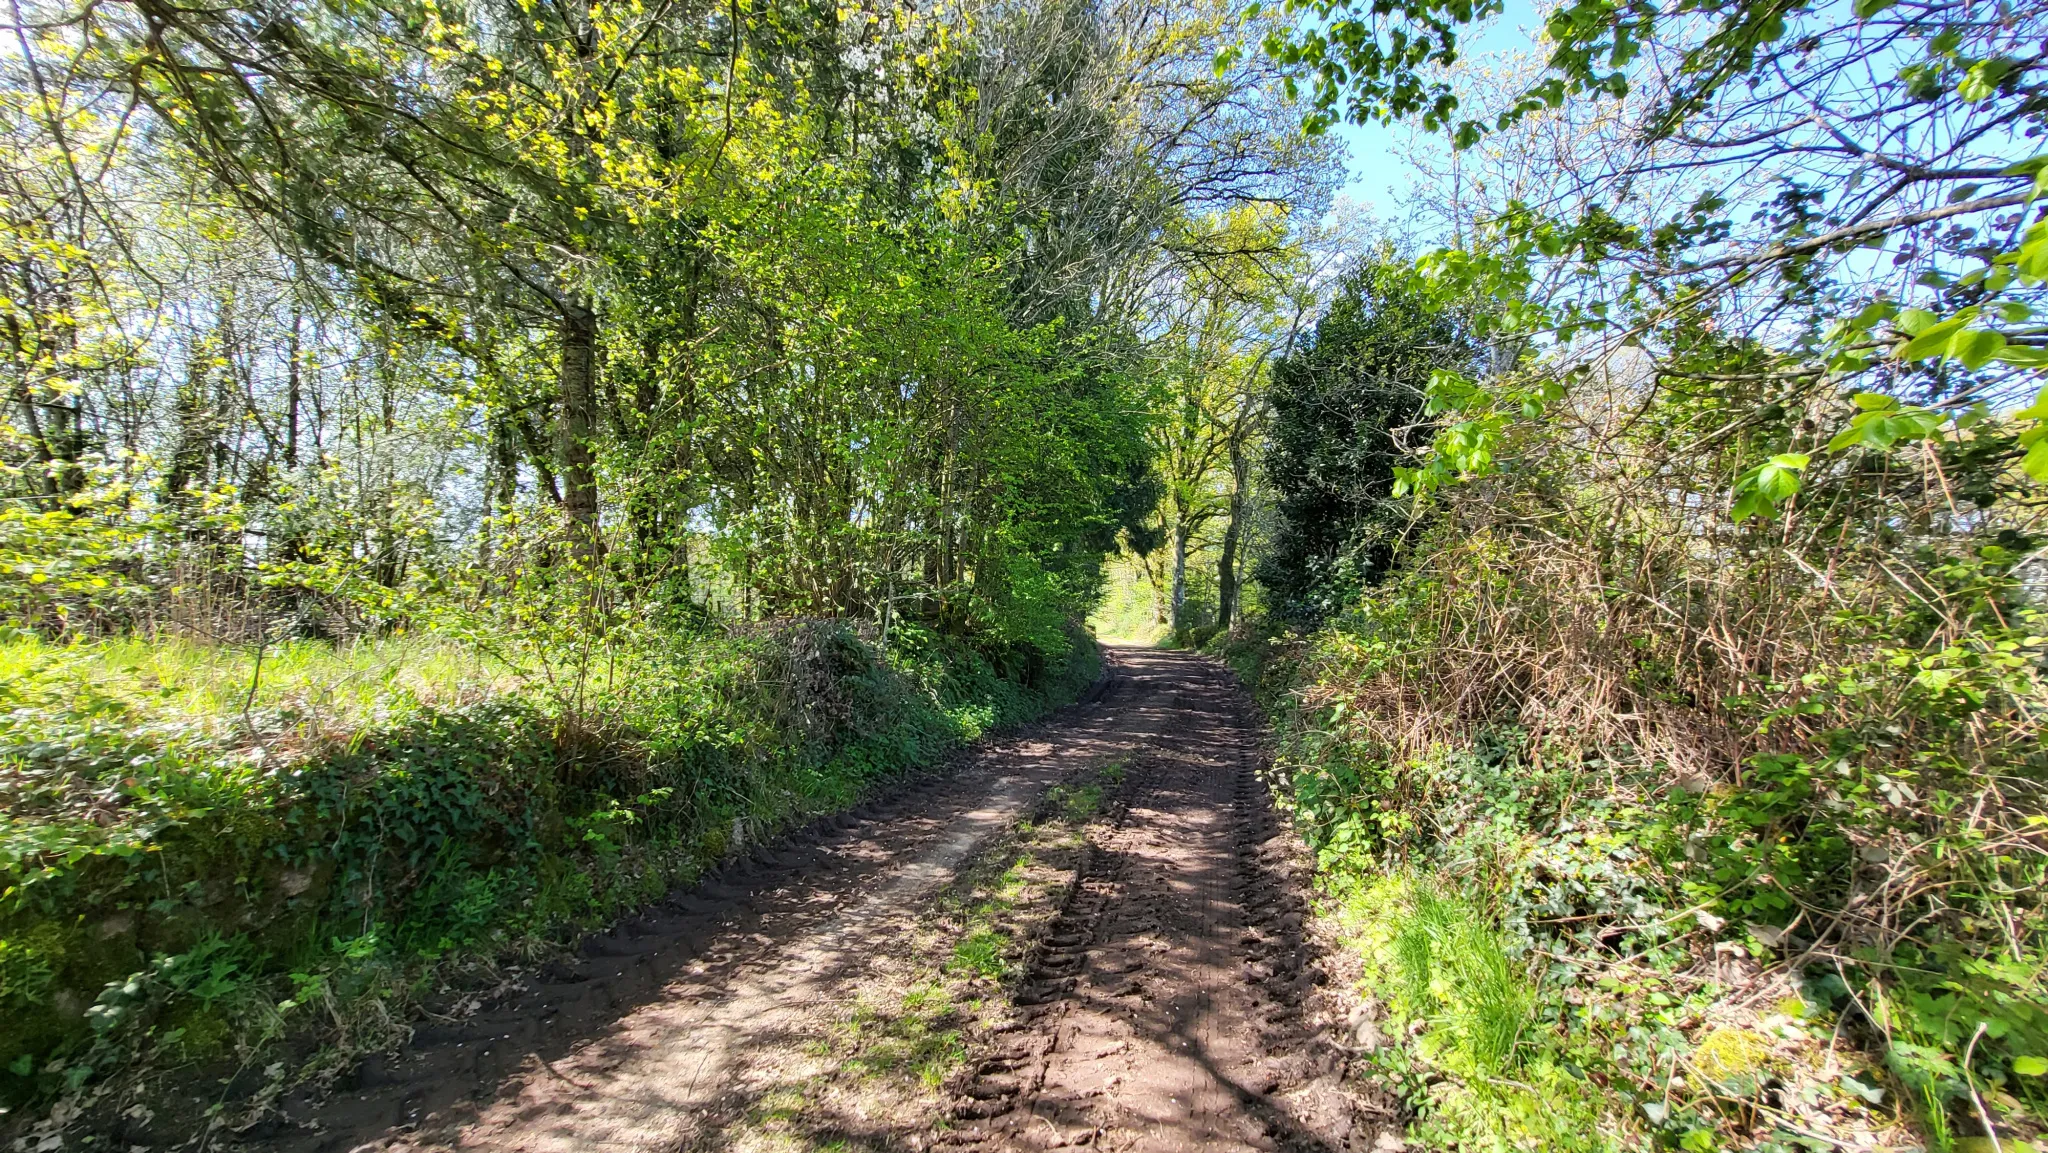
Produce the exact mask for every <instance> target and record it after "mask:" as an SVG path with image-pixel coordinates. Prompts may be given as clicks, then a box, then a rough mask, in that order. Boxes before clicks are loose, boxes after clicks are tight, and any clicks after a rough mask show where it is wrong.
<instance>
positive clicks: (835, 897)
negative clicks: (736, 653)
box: [129, 657, 1140, 1153]
mask: <svg viewBox="0 0 2048 1153" xmlns="http://www.w3.org/2000/svg"><path fill="white" fill-rule="evenodd" d="M1117 663H1118V662H1117V661H1116V658H1114V657H1112V668H1111V670H1110V672H1109V674H1108V675H1107V677H1106V679H1105V681H1104V682H1103V683H1102V684H1100V685H1098V687H1097V691H1096V692H1095V693H1093V694H1091V698H1090V699H1089V700H1087V701H1084V702H1082V703H1080V704H1077V705H1074V706H1070V707H1068V708H1066V709H1063V710H1061V711H1060V712H1059V713H1057V714H1055V715H1054V716H1052V717H1050V718H1047V719H1046V720H1044V721H1041V722H1038V723H1036V724H1032V725H1028V726H1025V727H1024V728H1023V729H1021V730H1019V731H1018V732H1017V733H1016V734H1015V735H1013V736H1011V737H1009V738H1008V739H1004V740H1000V741H997V742H992V743H990V744H989V745H986V746H983V747H980V748H977V749H973V750H969V751H968V752H967V753H965V754H963V756H962V757H961V758H960V759H959V761H958V762H957V763H956V764H955V765H954V766H953V767H952V768H951V769H950V771H946V772H942V773H940V774H938V775H934V776H930V777H925V778H922V779H919V780H915V781H911V782H908V783H907V784H906V785H905V786H903V787H902V788H901V789H899V790H898V791H897V792H896V793H895V794H894V795H892V796H888V797H883V798H879V799H877V800H874V801H871V802H868V803H866V804H863V805H861V806H858V807H856V808H855V809H853V810H850V811H848V812H846V813H841V814H838V815H836V816H833V817H827V818H824V819H821V820H820V821H817V822H814V823H813V824H812V825H810V826H807V827H805V828H803V829H799V830H797V831H795V832H793V833H791V834H789V835H787V836H785V837H783V838H782V839H781V840H780V841H778V842H776V843H775V844H772V845H764V846H760V847H757V848H756V849H755V850H753V851H752V852H751V853H749V854H748V855H747V856H745V857H744V858H742V859H740V860H738V861H735V862H733V863H731V864H730V865H728V866H727V867H726V868H724V869H722V870H721V871H720V872H718V873H717V874H715V875H713V876H711V877H709V878H707V879H706V880H704V881H703V882H701V883H699V884H697V885H695V886H694V887H692V888H690V889H688V890H684V891H681V892H678V893H677V894H673V895H671V896H670V897H669V898H667V899H665V900H664V901H662V902H659V903H657V904H656V905H655V906H653V907H651V908H649V909H647V910H644V911H643V912H642V913H641V914H640V915H639V916H637V917H633V918H628V919H627V920H625V921H623V922H621V924H619V925H618V926H616V927H614V928H613V929H612V930H611V931H609V932H607V933H604V934H600V935H596V936H593V937H591V938H588V939H586V940H585V942H584V944H583V947H582V949H581V956H580V958H579V959H578V960H577V961H576V962H575V963H574V964H571V965H551V966H548V967H546V968H544V969H543V970H542V971H541V972H540V973H539V974H537V975H535V978H536V979H531V980H529V981H528V982H527V983H525V984H524V985H523V986H521V987H517V988H515V989H513V990H511V991H510V992H509V993H508V995H505V996H502V997H500V998H498V999H497V1001H496V1002H495V1003H492V1004H488V1005H484V1006H480V1007H479V1010H478V1011H476V1012H475V1013H474V1014H473V1015H471V1016H469V1017H467V1018H466V1019H464V1020H460V1021H456V1022H452V1023H447V1024H431V1025H426V1026H423V1027H421V1028H418V1029H416V1030H415V1031H414V1034H413V1041H412V1043H411V1044H410V1045H409V1046H407V1047H406V1048H405V1050H403V1051H401V1052H400V1053H398V1054H394V1055H388V1056H375V1057H372V1058H370V1059H368V1060H366V1061H364V1062H363V1065H362V1068H361V1069H360V1071H359V1072H358V1073H357V1075H356V1077H355V1078H354V1079H353V1083H352V1084H350V1085H348V1086H347V1087H346V1091H344V1092H340V1093H336V1094H332V1095H330V1096H328V1097H327V1098H325V1099H314V1098H312V1097H309V1096H308V1097H301V1098H298V1099H296V1100H289V1101H286V1102H284V1103H282V1107H281V1108H279V1109H278V1110H275V1111H273V1112H272V1113H271V1114H270V1115H269V1116H268V1117H267V1118H265V1119H264V1120H263V1121H262V1122H260V1123H259V1124H256V1125H254V1126H251V1127H248V1128H244V1129H243V1130H241V1131H240V1132H239V1133H236V1134H233V1135H232V1136H228V1135H219V1136H216V1137H215V1139H214V1141H213V1144H212V1147H213V1148H216V1149H222V1148H233V1147H237V1146H239V1147H240V1148H243V1149H249V1150H254V1149H264V1150H285V1151H288V1153H341V1151H344V1150H349V1151H356V1153H371V1151H384V1153H426V1151H429V1150H443V1149H454V1148H461V1149H492V1150H521V1151H534V1153H539V1151H544V1150H571V1149H574V1150H621V1151H623V1150H641V1149H661V1150H674V1149H677V1148H680V1147H685V1146H689V1145H691V1144H693V1143H694V1142H696V1141H697V1140H698V1139H699V1137H700V1136H702V1135H703V1134H704V1133H706V1132H707V1131H711V1130H715V1123H716V1121H717V1119H718V1118H719V1117H720V1116H722V1115H726V1114H730V1113H731V1112H732V1111H733V1110H734V1109H735V1108H741V1107H744V1104H745V1101H746V1098H747V1096H748V1093H747V1088H746V1087H747V1084H748V1081H749V1074H750V1070H751V1069H752V1067H753V1066H754V1065H756V1064H757V1063H765V1059H766V1058H767V1057H769V1056H771V1055H773V1054H775V1053H777V1052H779V1051H786V1050H788V1049H791V1048H794V1047H796V1046H799V1045H801V1044H803V1043H804V1042H805V1040H806V1039H807V1038H808V1035H809V1034H810V1033H812V1032H814V1031H815V1026H816V1024H817V1017H818V1015H819V1014H820V1013H821V1012H824V1011H825V1010H828V1009H830V1008H832V1007H834V1006H838V1005H844V1004H847V1003H850V1002H851V1001H852V1000H853V998H854V997H855V996H856V995H857V994H858V992H859V990H860V988H861V987H862V975H863V973H864V972H865V971H866V970H867V969H868V968H869V967H870V966H871V965H872V963H873V959H874V958H875V957H877V956H879V955H881V954H883V953H884V952H886V951H887V950H889V949H890V948H891V947H892V946H893V944H894V943H895V941H896V940H897V938H898V937H899V935H901V934H903V933H905V932H907V931H908V929H909V927H910V925H911V924H912V923H914V921H915V920H916V917H917V916H918V915H919V913H920V911H921V910H922V908H923V906H924V905H925V904H927V903H928V902H929V899H930V898H931V897H932V896H933V895H934V894H935V893H937V892H938V891H939V890H940V889H942V888H943V887H945V886H946V885H947V884H948V883H949V882H950V881H952V880H953V879H954V878H955V877H956V876H957V875H958V873H959V871H960V870H961V869H962V868H963V867H964V866H965V865H966V864H967V863H968V862H969V861H970V860H971V859H972V857H973V856H974V854H975V853H976V852H977V851H978V850H979V849H980V848H981V847H982V846H983V845H984V844H985V843H987V842H988V841H990V840H991V839H993V838H995V837H996V836H998V835H1000V834H1001V833H1002V832H1003V831H1004V830H1006V829H1007V828H1009V827H1010V826H1011V825H1012V824H1013V823H1014V822H1015V821H1016V820H1017V819H1018V818H1019V817H1020V816H1022V815H1023V814H1024V813H1025V812H1026V811H1028V810H1029V809H1030V807H1031V806H1032V805H1033V804H1034V803H1035V802H1036V801H1037V798H1038V797H1039V796H1040V795H1042V794H1043V793H1044V791H1045V790H1046V789H1047V788H1048V787H1049V786H1051V785H1052V784H1054V783H1056V782H1058V781H1060V780H1062V779H1065V778H1066V777H1068V776H1070V775H1071V774H1072V773H1073V772H1075V771H1076V770H1078V769H1080V768H1083V767H1085V766H1087V765H1090V764H1095V763H1099V762H1101V761H1104V760H1106V759H1109V758H1112V757H1116V756H1120V755H1124V754H1126V753H1127V752H1128V750H1129V749H1130V748H1132V747H1134V745H1135V744H1136V743H1137V742H1138V741H1139V739H1140V738H1139V736H1138V735H1137V734H1136V733H1135V732H1134V731H1133V730H1132V728H1131V726H1130V724H1129V713H1128V712H1127V711H1126V709H1125V705H1126V703H1127V701H1128V698H1129V695H1130V694H1131V692H1132V691H1133V689H1132V686H1131V684H1130V683H1129V681H1128V678H1126V677H1123V676H1121V675H1119V674H1118V673H1117V672H1116V668H1115V666H1116V664H1117ZM757 1059H758V1060H757ZM129 1136H130V1137H131V1138H133V1139H134V1140H133V1143H135V1144H144V1145H153V1144H156V1143H157V1142H156V1141H155V1140H150V1139H149V1138H152V1137H158V1135H156V1134H147V1135H145V1134H141V1133H137V1134H131V1135H129Z"/></svg>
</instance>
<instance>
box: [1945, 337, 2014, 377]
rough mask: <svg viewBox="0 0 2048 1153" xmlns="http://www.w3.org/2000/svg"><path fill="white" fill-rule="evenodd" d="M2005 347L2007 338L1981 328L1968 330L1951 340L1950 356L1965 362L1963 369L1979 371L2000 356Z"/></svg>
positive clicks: (1949, 346)
mask: <svg viewBox="0 0 2048 1153" xmlns="http://www.w3.org/2000/svg"><path fill="white" fill-rule="evenodd" d="M2004 347H2005V337H2003V336H2001V335H1999V334H1998V333H1995V332H1986V331H1985V330H1984V329H1981V328H1966V329H1964V330H1962V331H1961V332H1958V333H1956V334H1955V335H1954V336H1953V337H1951V338H1950V339H1949V342H1948V354H1949V355H1950V356H1952V357H1954V358H1956V359H1957V360H1959V361H1962V362H1963V367H1964V368H1968V369H1979V368H1982V367H1984V365H1985V364H1987V363H1989V362H1990V360H1991V358H1992V357H1994V356H1997V355H1998V350H1999V349H2001V348H2004Z"/></svg>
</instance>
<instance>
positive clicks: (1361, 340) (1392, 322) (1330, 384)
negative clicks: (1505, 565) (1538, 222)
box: [1257, 242, 1474, 622]
mask: <svg viewBox="0 0 2048 1153" xmlns="http://www.w3.org/2000/svg"><path fill="white" fill-rule="evenodd" d="M1473 357H1474V350H1473V346H1472V344H1471V342H1470V340H1469V338H1468V337H1467V336H1466V335H1465V332H1464V330H1463V327H1462V326H1461V325H1460V324H1459V323H1458V320H1457V319H1456V317H1455V316H1453V315H1452V314H1450V313H1448V312H1446V311H1445V310H1443V309H1440V308H1438V307H1436V306H1435V304H1434V303H1433V302H1432V301H1431V300H1430V298H1429V297H1428V296H1427V295H1426V293H1425V292H1424V291H1423V289H1422V287H1421V286H1420V285H1418V284H1416V283H1415V280H1414V275H1413V265H1412V264H1411V263H1410V262H1409V261H1406V260H1404V259H1402V258H1401V256H1400V255H1399V252H1398V250H1396V249H1395V248H1394V247H1393V246H1392V245H1391V244H1388V243H1385V242H1382V243H1380V244H1379V245H1378V246H1377V247H1376V248H1374V249H1373V250H1371V251H1370V252H1368V253H1367V254H1366V255H1365V256H1364V257H1363V259H1362V260H1361V261H1360V263H1359V264H1358V265H1357V266H1356V267H1355V268H1353V269H1352V270H1351V271H1350V272H1349V273H1347V274H1346V276H1345V277H1344V280H1343V282H1342V285H1341V287H1340V288H1339V290H1338V292H1337V296H1336V299H1335V300H1334V301H1333V302H1332V303H1331V305H1330V308H1329V311H1328V312H1327V313H1326V314H1325V315H1324V316H1323V317H1322V318H1321V319H1320V320H1319V321H1317V322H1316V326H1315V330H1314V332H1313V333H1312V334H1311V335H1310V336H1309V337H1308V338H1307V339H1306V340H1304V341H1303V342H1302V345H1301V347H1300V348H1299V349H1298V350H1296V351H1295V352H1293V353H1292V354H1291V355H1287V356H1284V357H1282V358H1281V359H1280V360H1278V361H1277V362H1276V363H1275V364H1274V366H1273V389H1272V404H1273V419H1272V424H1271V433H1270V437H1269V440H1268V442H1267V448H1266V455H1265V460H1264V476H1265V481H1266V484H1267V486H1268V487H1269V488H1270V489H1271V490H1272V493H1273V500H1274V521H1275V528H1274V529H1273V532H1272V537H1271V540H1270V541H1269V542H1268V544H1267V549H1266V553H1265V555H1264V557H1263V558H1262V559H1261V560H1260V562H1259V566H1258V569H1257V575H1258V580H1259V582H1260V583H1261V584H1262V585H1264V586H1265V588H1266V589H1267V591H1268V593H1269V594H1270V596H1271V603H1272V607H1273V609H1274V611H1275V612H1276V613H1277V614H1278V615H1280V616H1282V617H1284V618H1287V619H1292V620H1297V621H1302V622H1313V621H1316V620H1318V619H1320V618H1321V617H1322V616H1323V615H1325V614H1327V613H1328V612H1330V611H1331V610H1333V609H1334V608H1336V607H1337V606H1339V605H1340V604H1342V603H1343V602H1344V601H1345V600H1346V599H1348V598H1349V597H1350V596H1351V595H1353V594H1355V592H1356V590H1357V588H1358V587H1359V586H1360V585H1361V584H1371V583H1377V582H1378V581H1380V580H1382V579H1384V578H1385V576H1386V574H1387V571H1388V568H1389V566H1390V565H1391V564H1392V562H1393V558H1394V552H1395V545H1396V542H1397V540H1398V539H1399V537H1400V535H1401V533H1402V531H1403V528H1404V525H1405V523H1406V521H1407V520H1408V519H1409V516H1410V515H1411V514H1410V511H1409V509H1408V508H1407V507H1406V505H1405V504H1403V503H1401V502H1397V501H1395V500H1394V499H1392V494H1393V487H1394V480H1395V475H1394V470H1395V468H1396V467H1397V466H1399V465H1401V464H1403V463H1405V462H1408V461H1410V460H1411V459H1412V458H1413V457H1414V456H1415V455H1416V454H1417V453H1419V451H1420V450H1421V449H1422V448H1423V447H1424V446H1426V445H1427V443H1428V441H1429V431H1428V428H1429V422H1428V420H1427V419H1426V418H1425V416H1424V415H1423V409H1424V405H1425V402H1426V398H1427V395H1428V390H1429V381H1430V377H1431V376H1432V375H1433V374H1434V373H1436V372H1437V371H1438V370H1440V369H1447V368H1448V369H1468V368H1470V367H1471V365H1472V362H1473Z"/></svg>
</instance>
